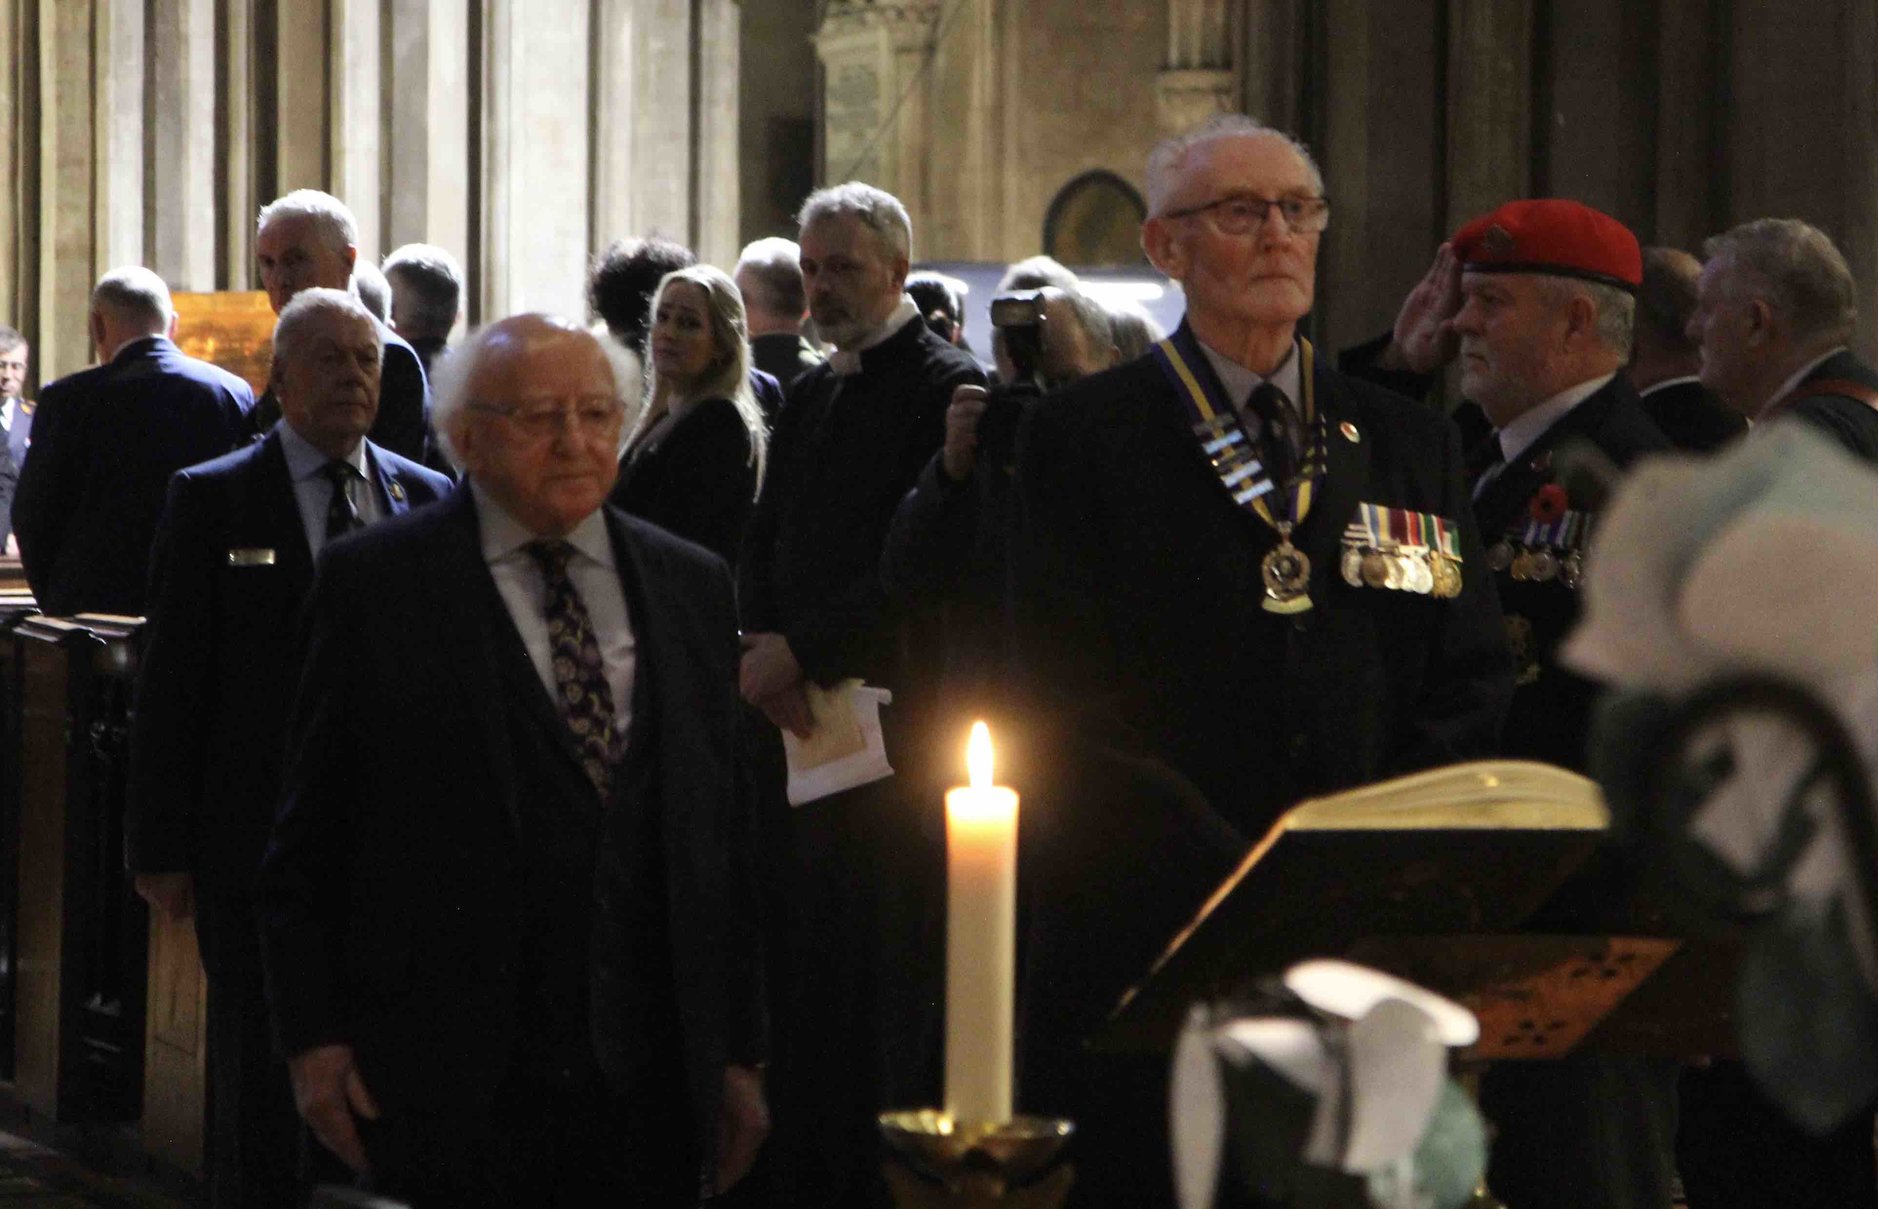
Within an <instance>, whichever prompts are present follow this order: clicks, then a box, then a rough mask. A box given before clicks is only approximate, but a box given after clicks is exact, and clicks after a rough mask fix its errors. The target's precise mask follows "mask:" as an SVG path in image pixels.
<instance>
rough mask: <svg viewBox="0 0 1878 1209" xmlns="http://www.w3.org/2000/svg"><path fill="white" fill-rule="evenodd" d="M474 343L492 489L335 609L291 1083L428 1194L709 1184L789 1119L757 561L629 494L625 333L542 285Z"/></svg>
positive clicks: (287, 964) (307, 687)
mask: <svg viewBox="0 0 1878 1209" xmlns="http://www.w3.org/2000/svg"><path fill="white" fill-rule="evenodd" d="M447 366H448V368H447V370H446V372H445V375H444V377H445V379H446V380H445V382H444V384H443V385H442V389H440V391H439V395H438V400H439V408H438V412H439V417H440V421H439V427H440V429H441V431H442V433H443V436H444V439H445V441H446V443H447V447H448V448H449V449H450V450H451V451H452V458H453V460H454V461H456V462H457V463H458V464H459V465H461V466H462V468H463V469H464V472H465V475H466V479H467V482H468V484H469V486H468V488H467V489H466V490H462V491H459V492H458V493H457V494H456V495H454V496H453V497H451V499H450V500H449V501H448V502H447V503H446V504H444V505H442V506H441V507H437V508H426V509H420V510H418V511H416V512H413V513H412V514H411V515H409V516H407V517H402V518H399V519H396V520H393V521H391V522H390V523H388V524H385V525H383V526H380V527H378V528H376V529H374V530H372V531H370V532H367V533H365V534H363V535H361V536H359V537H357V538H354V539H351V540H348V541H344V542H341V543H339V544H338V545H337V546H335V547H334V548H333V549H332V550H331V551H329V552H328V554H327V556H326V558H325V559H323V560H322V562H321V565H320V567H319V571H318V574H317V577H316V580H315V584H314V588H313V594H312V597H311V598H310V600H309V602H308V606H307V615H306V616H307V630H308V639H307V647H306V663H305V672H304V676H303V679H302V681H301V685H300V692H299V696H298V699H297V701H296V703H295V706H294V713H293V720H292V722H291V725H290V727H289V732H288V740H289V741H288V764H287V770H286V788H285V793H284V796H283V801H282V805H281V810H280V813H279V816H278V817H277V819H276V821H275V824H274V831H273V835H272V837H271V839H270V842H269V846H268V852H267V857H266V860H265V863H264V865H263V869H262V875H261V881H260V901H261V928H262V948H263V951H264V953H265V956H266V963H267V982H268V1000H269V1005H270V1007H271V1009H272V1012H273V1016H274V1022H275V1026H276V1029H277V1032H278V1038H279V1043H280V1047H281V1049H282V1050H283V1052H285V1053H286V1054H288V1055H289V1062H290V1068H291V1071H292V1075H293V1083H294V1090H295V1098H296V1102H297V1103H298V1105H299V1108H300V1111H301V1115H302V1116H303V1118H304V1119H305V1120H306V1121H307V1123H308V1125H309V1126H310V1127H311V1128H312V1130H313V1133H314V1136H315V1137H317V1138H318V1139H319V1140H320V1142H321V1143H323V1144H324V1145H325V1146H326V1147H327V1148H328V1149H330V1150H331V1151H332V1152H333V1153H334V1154H336V1155H338V1156H339V1157H340V1158H341V1159H343V1160H345V1162H346V1163H347V1164H348V1165H350V1166H351V1167H352V1168H353V1169H354V1170H355V1171H359V1172H361V1173H362V1174H369V1177H370V1181H371V1183H372V1185H373V1187H374V1188H375V1189H376V1190H379V1191H382V1192H385V1193H387V1194H389V1195H392V1196H394V1197H397V1198H400V1199H404V1200H408V1201H412V1202H414V1203H416V1204H418V1205H420V1206H421V1205H431V1204H435V1205H451V1206H461V1205H491V1206H495V1205H520V1204H528V1205H541V1206H549V1205H568V1206H574V1205H583V1206H584V1205H598V1204H632V1205H635V1206H679V1205H684V1206H691V1205H695V1204H696V1203H697V1201H698V1200H699V1198H700V1196H701V1195H703V1194H708V1193H710V1192H712V1191H715V1190H720V1189H723V1188H726V1187H728V1186H729V1185H731V1184H733V1183H735V1182H736V1181H737V1180H738V1179H739V1178H740V1177H741V1176H742V1174H743V1173H744V1172H745V1171H746V1170H747V1169H748V1167H749V1165H750V1163H751V1161H752V1160H753V1159H754V1157H755V1151H756V1148H757V1145H758V1144H759V1143H760V1142H761V1140H762V1137H763V1135H764V1133H765V1132H766V1131H767V1110H766V1108H765V1105H764V1100H763V1092H762V1076H761V1074H760V1073H759V1071H758V1069H757V1067H758V1065H759V1064H760V1063H761V1062H762V1060H763V1058H764V1033H765V1028H764V1023H763V1011H762V1002H763V1000H762V993H761V984H760V978H759V975H758V968H759V967H758V958H757V953H756V940H755V938H756V935H757V927H756V924H755V921H754V919H753V918H752V914H753V913H752V911H751V908H750V897H751V887H750V879H749V877H748V875H747V873H746V871H745V870H746V864H747V857H746V853H745V847H746V844H745V832H746V829H747V822H746V819H745V813H746V812H745V808H744V804H745V802H746V800H747V797H748V791H747V788H746V785H747V778H746V776H745V775H744V770H743V762H742V759H741V757H740V750H739V749H740V744H739V739H738V719H739V704H738V700H737V693H736V675H737V628H736V617H735V606H734V603H733V600H732V594H731V581H730V575H729V572H728V570H727V568H726V567H725V565H724V563H723V561H722V560H721V559H719V558H717V557H716V556H715V555H712V554H709V553H707V552H705V551H703V550H701V549H700V548H698V547H696V546H692V545H690V544H688V543H686V542H683V541H680V540H679V539H677V538H674V537H672V536H671V535H670V534H668V533H666V532H664V531H663V530H661V529H658V528H656V527H654V526H651V525H648V524H646V523H644V522H642V521H638V520H636V519H633V518H631V517H628V516H627V515H626V514H624V513H622V512H619V511H617V510H615V509H613V508H610V507H607V506H605V500H606V496H607V492H608V491H609V490H610V489H611V487H612V485H613V479H614V477H615V475H616V474H617V470H618V457H619V442H620V436H621V428H622V422H623V420H624V416H625V406H626V405H625V399H624V391H623V389H622V384H623V382H624V380H625V377H624V375H623V374H622V371H621V370H620V369H619V368H617V367H615V366H614V365H613V364H612V363H611V361H610V360H609V357H608V354H607V352H606V350H605V348H604V346H603V345H602V344H601V342H600V341H599V340H598V339H597V338H595V337H594V336H592V335H591V334H589V333H588V332H586V331H585V330H583V329H582V328H580V327H578V326H577V325H575V324H572V323H569V322H566V321H564V320H559V319H551V318H549V317H547V316H542V315H521V316H517V317H514V318H511V319H507V320H504V321H502V322H501V323H497V324H494V325H492V326H491V327H489V328H486V329H484V330H483V331H482V332H479V333H478V334H477V335H476V336H474V337H472V338H471V339H470V340H469V341H468V342H467V343H466V344H465V345H464V346H463V347H461V348H460V349H459V350H458V351H456V352H455V353H453V354H452V355H451V358H450V360H449V362H448V363H447Z"/></svg>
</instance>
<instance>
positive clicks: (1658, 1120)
mask: <svg viewBox="0 0 1878 1209" xmlns="http://www.w3.org/2000/svg"><path fill="white" fill-rule="evenodd" d="M1642 276H1643V262H1642V253H1641V250H1640V249H1639V246H1638V243H1637V239H1636V236H1634V235H1633V234H1631V232H1630V231H1629V230H1628V229H1627V228H1626V227H1625V226H1624V225H1623V224H1622V223H1620V222H1618V221H1617V220H1616V219H1614V218H1612V217H1610V216H1609V215H1607V214H1603V213H1600V212H1599V211H1597V210H1594V209H1592V208H1591V207H1589V206H1586V205H1583V204H1581V203H1578V202H1575V201H1567V200H1562V199H1538V200H1523V201H1514V202H1508V203H1507V204H1505V205H1503V206H1501V207H1500V208H1499V209H1497V210H1494V211H1493V212H1491V213H1489V214H1485V215H1483V216H1481V217H1479V218H1476V219H1474V220H1473V221H1472V222H1469V223H1467V224H1466V225H1465V226H1463V227H1462V228H1461V229H1460V230H1459V231H1457V232H1455V234H1454V237H1453V239H1452V240H1450V241H1449V242H1448V243H1445V244H1443V245H1442V246H1441V248H1440V249H1439V251H1438V252H1437V253H1436V255H1435V262H1434V265H1433V266H1432V267H1431V268H1430V269H1429V271H1428V274H1427V276H1426V277H1424V278H1423V279H1422V281H1421V283H1420V284H1418V285H1417V286H1416V287H1415V289H1414V291H1413V292H1411V293H1410V295H1409V297H1408V300H1407V301H1406V302H1404V303H1403V306H1402V310H1401V313H1400V314H1399V315H1398V316H1397V319H1396V326H1395V330H1394V332H1393V333H1392V336H1391V339H1390V340H1389V341H1388V343H1387V344H1386V345H1383V346H1382V347H1381V349H1380V352H1378V353H1376V356H1375V360H1374V362H1373V364H1372V365H1370V366H1367V367H1366V366H1364V365H1362V364H1361V363H1360V361H1358V362H1356V363H1352V360H1351V359H1349V358H1346V360H1345V365H1346V367H1348V368H1350V369H1351V370H1352V371H1353V372H1358V373H1364V374H1365V376H1369V377H1372V378H1373V379H1380V380H1385V381H1387V382H1388V383H1389V384H1390V385H1393V386H1395V387H1396V388H1397V389H1406V390H1407V391H1409V392H1412V393H1425V391H1426V388H1427V386H1428V385H1429V384H1430V383H1431V381H1432V377H1433V375H1434V374H1436V373H1438V372H1439V371H1440V370H1441V369H1442V368H1443V367H1444V366H1446V365H1447V364H1448V363H1449V362H1450V361H1451V360H1453V359H1454V358H1455V357H1456V356H1457V355H1458V356H1459V358H1460V361H1461V389H1462V392H1463V394H1464V395H1465V397H1466V399H1467V400H1468V404H1471V406H1469V405H1463V407H1462V409H1461V411H1460V412H1458V413H1457V415H1456V421H1457V423H1459V424H1460V426H1461V428H1462V430H1463V433H1464V434H1467V437H1468V439H1467V442H1466V444H1467V460H1468V467H1469V471H1470V474H1471V475H1472V484H1471V490H1472V493H1473V500H1474V517H1475V519H1476V521H1477V522H1478V524H1479V528H1480V533H1481V539H1482V540H1483V541H1484V542H1486V543H1487V559H1488V563H1489V565H1490V566H1492V567H1493V569H1494V572H1495V578H1496V580H1497V583H1498V587H1499V593H1500V600H1501V604H1502V606H1503V608H1504V609H1505V614H1506V631H1507V641H1508V645H1509V646H1510V647H1511V648H1512V651H1513V660H1514V665H1515V668H1516V673H1517V676H1518V685H1517V687H1516V688H1515V689H1514V692H1513V704H1512V708H1511V710H1510V712H1509V713H1508V716H1507V722H1506V731H1505V738H1504V746H1503V751H1504V754H1506V755H1509V756H1517V757H1522V758H1526V759H1534V760H1543V761H1545V762H1547V763H1551V764H1557V765H1562V766H1564V767H1566V768H1572V769H1579V770H1582V769H1583V767H1584V765H1585V743H1586V734H1587V731H1588V728H1589V721H1590V713H1591V707H1592V704H1593V702H1594V701H1595V699H1596V696H1597V686H1596V685H1594V684H1592V683H1591V682H1590V681H1588V680H1585V679H1582V678H1580V677H1578V676H1576V675H1573V674H1572V673H1570V672H1567V671H1565V670H1563V669H1562V668H1560V667H1559V666H1558V663H1557V661H1556V658H1555V653H1556V651H1557V649H1558V646H1559V644H1560V643H1561V642H1562V641H1563V640H1564V638H1565V636H1566V634H1568V633H1569V632H1570V631H1571V629H1572V628H1573V626H1574V625H1575V624H1576V623H1577V619H1578V583H1579V577H1580V575H1581V574H1582V569H1583V558H1584V548H1585V539H1586V537H1587V535H1588V533H1589V530H1590V528H1591V525H1592V523H1593V522H1594V520H1595V514H1596V512H1597V509H1598V506H1599V504H1600V503H1601V500H1600V498H1599V497H1600V496H1601V495H1602V486H1603V485H1602V484H1601V483H1599V482H1598V481H1596V478H1595V476H1594V475H1587V474H1570V473H1564V472H1565V471H1566V470H1567V468H1568V465H1569V463H1570V462H1571V460H1572V458H1573V454H1572V453H1571V451H1572V450H1573V449H1574V448H1577V449H1583V448H1584V447H1585V446H1589V447H1590V448H1591V449H1594V450H1595V451H1596V453H1597V454H1601V455H1602V457H1603V459H1604V460H1606V461H1608V462H1610V463H1612V464H1614V465H1616V466H1617V467H1620V468H1621V467H1624V466H1627V465H1629V464H1630V463H1631V462H1632V461H1634V460H1636V459H1637V458H1639V457H1642V456H1644V455H1647V454H1651V453H1656V452H1659V451H1663V450H1666V449H1668V448H1669V447H1670V444H1669V440H1668V438H1667V437H1665V436H1664V435H1663V433H1662V431H1661V430H1660V429H1658V428H1657V427H1656V426H1655V425H1654V424H1653V423H1652V422H1651V421H1650V419H1649V417H1648V414H1647V413H1646V412H1645V410H1644V407H1643V404H1642V402H1641V400H1640V399H1639V398H1638V396H1637V392H1636V390H1635V388H1634V387H1632V386H1631V385H1630V383H1629V381H1628V380H1627V379H1626V377H1625V376H1624V374H1622V373H1621V372H1620V371H1621V370H1622V369H1623V367H1624V365H1625V363H1626V362H1627V361H1628V360H1629V358H1630V351H1631V341H1632V336H1633V331H1634V320H1635V314H1636V297H1635V296H1636V292H1637V289H1638V287H1639V285H1640V284H1641V281H1642ZM1372 351H1374V350H1372ZM1378 370H1380V371H1383V372H1381V373H1378V372H1375V371H1378ZM1470 429H1471V432H1470V431H1469V430H1470ZM1622 880H1623V879H1622V878H1621V877H1620V878H1619V879H1618V881H1617V882H1615V883H1614V882H1612V881H1611V879H1610V878H1608V877H1600V878H1599V879H1598V883H1599V884H1598V886H1597V887H1596V889H1597V891H1598V893H1596V894H1583V895H1575V896H1574V900H1575V901H1572V902H1569V903H1564V902H1561V903H1559V904H1556V905H1555V906H1554V907H1553V908H1549V911H1551V912H1552V913H1554V914H1556V916H1557V918H1556V920H1554V921H1553V922H1557V923H1559V924H1560V925H1561V926H1564V927H1573V926H1576V927H1577V928H1580V929H1582V928H1585V927H1596V926H1598V924H1599V921H1597V920H1596V919H1595V917H1587V916H1586V914H1585V912H1586V910H1587V907H1588V904H1587V903H1586V902H1585V901H1578V900H1582V899H1588V898H1599V897H1602V898H1605V899H1608V903H1606V904H1604V905H1608V906H1609V907H1610V908H1611V909H1613V910H1619V909H1621V907H1622V904H1623V903H1624V902H1625V901H1627V897H1628V896H1626V895H1623V894H1622V893H1621V883H1622ZM1587 884H1589V883H1587ZM1592 905H1596V904H1592ZM1542 922H1543V921H1542ZM1674 1093H1675V1069H1674V1067H1673V1066H1671V1065H1670V1064H1668V1063H1654V1062H1646V1061H1642V1060H1638V1059H1629V1058H1622V1057H1609V1056H1605V1055H1600V1054H1595V1053H1593V1054H1582V1055H1575V1056H1574V1057H1573V1058H1571V1059H1567V1060H1566V1061H1565V1062H1561V1063H1547V1064H1540V1063H1513V1064H1510V1065H1503V1066H1500V1067H1496V1068H1495V1069H1494V1070H1493V1071H1492V1072H1491V1073H1490V1074H1489V1076H1488V1078H1487V1079H1486V1080H1485V1082H1484V1083H1483V1087H1482V1107H1483V1108H1484V1109H1485V1110H1486V1113H1487V1116H1488V1119H1490V1120H1491V1121H1493V1122H1494V1125H1495V1127H1496V1131H1497V1138H1496V1142H1495V1146H1494V1156H1493V1164H1492V1167H1491V1169H1490V1176H1489V1182H1490V1183H1491V1184H1492V1186H1493V1188H1494V1191H1495V1192H1496V1193H1497V1194H1498V1195H1500V1196H1502V1197H1504V1198H1505V1199H1506V1201H1507V1203H1508V1204H1512V1205H1518V1206H1520V1209H1549V1207H1553V1206H1556V1207H1557V1209H1567V1207H1569V1209H1619V1207H1623V1209H1629V1207H1632V1206H1636V1207H1648V1209H1668V1206H1669V1204H1670V1180H1671V1177H1672V1173H1673V1171H1674V1141H1675V1094H1674Z"/></svg>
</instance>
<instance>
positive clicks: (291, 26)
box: [259, 0, 332, 202]
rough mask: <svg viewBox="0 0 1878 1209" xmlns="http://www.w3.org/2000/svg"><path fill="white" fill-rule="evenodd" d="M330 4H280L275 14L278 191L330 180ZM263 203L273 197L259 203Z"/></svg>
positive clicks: (299, 0) (296, 0)
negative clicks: (328, 8) (328, 91)
mask: <svg viewBox="0 0 1878 1209" xmlns="http://www.w3.org/2000/svg"><path fill="white" fill-rule="evenodd" d="M326 7H327V0H277V4H276V7H275V10H274V60H273V62H272V63H271V64H269V65H268V67H269V69H270V70H271V71H272V72H273V75H274V112H273V113H272V114H271V115H269V117H270V119H271V120H272V122H273V124H274V193H273V196H276V197H277V196H280V195H281V194H284V193H288V192H291V191H292V190H294V189H324V188H326V187H327V182H328V181H329V180H330V179H331V176H332V173H331V162H330V159H329V154H330V152H331V141H330V139H329V138H328V136H327V130H328V128H329V125H330V121H329V119H330V111H329V107H328V94H327V88H326V85H327V70H326V65H327V64H328V63H329V62H331V59H332V56H331V53H330V52H331V49H332V48H331V46H330V45H329V43H328V42H327V38H326V17H327V12H326ZM259 200H260V201H262V202H267V201H271V200H273V198H272V197H264V198H261V199H259Z"/></svg>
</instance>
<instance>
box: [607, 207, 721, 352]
mask: <svg viewBox="0 0 1878 1209" xmlns="http://www.w3.org/2000/svg"><path fill="white" fill-rule="evenodd" d="M697 263H698V258H697V256H696V255H694V254H693V253H692V251H691V249H690V248H687V247H686V246H685V245H683V244H681V243H677V242H675V241H673V240H670V239H667V238H665V237H664V236H663V235H648V236H646V237H644V238H643V239H618V240H614V241H613V246H612V247H609V248H608V249H607V250H606V251H604V252H602V253H600V255H599V256H598V257H596V258H595V259H594V262H593V271H592V272H591V273H589V274H588V275H587V306H588V307H589V308H590V309H591V310H592V311H593V313H594V314H595V315H596V316H598V317H599V318H600V320H601V321H602V322H604V323H605V324H606V326H607V329H608V330H609V331H611V332H612V333H613V335H614V336H615V337H616V338H617V339H618V340H619V341H620V342H621V343H623V344H625V345H626V346H627V347H628V348H631V349H632V350H633V351H635V352H643V351H644V350H643V348H642V347H641V346H643V345H644V344H645V340H646V329H647V328H649V327H650V326H651V314H652V294H653V291H655V290H657V289H658V288H659V282H660V281H662V280H664V278H665V275H666V274H667V273H675V272H677V271H678V270H679V269H688V268H690V267H691V266H692V265H694V264H697Z"/></svg>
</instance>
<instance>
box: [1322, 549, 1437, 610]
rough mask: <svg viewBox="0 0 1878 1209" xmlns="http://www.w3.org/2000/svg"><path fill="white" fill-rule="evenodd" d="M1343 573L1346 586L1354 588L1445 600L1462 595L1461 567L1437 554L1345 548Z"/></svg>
mask: <svg viewBox="0 0 1878 1209" xmlns="http://www.w3.org/2000/svg"><path fill="white" fill-rule="evenodd" d="M1342 569H1343V582H1345V583H1347V584H1349V585H1350V586H1351V587H1353V588H1361V587H1365V586H1367V587H1371V588H1390V589H1393V590H1395V591H1398V592H1415V593H1418V594H1419V595H1422V596H1435V597H1439V598H1440V599H1442V600H1451V599H1453V598H1454V597H1456V596H1459V595H1460V594H1461V568H1460V565H1459V564H1458V563H1457V562H1455V560H1454V559H1452V558H1449V557H1448V556H1447V555H1445V554H1442V553H1440V552H1439V551H1435V550H1428V549H1423V548H1420V547H1415V548H1409V549H1404V548H1402V547H1400V546H1397V547H1394V548H1391V549H1377V548H1376V547H1374V546H1362V547H1356V546H1345V547H1344V550H1343V568H1342Z"/></svg>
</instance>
